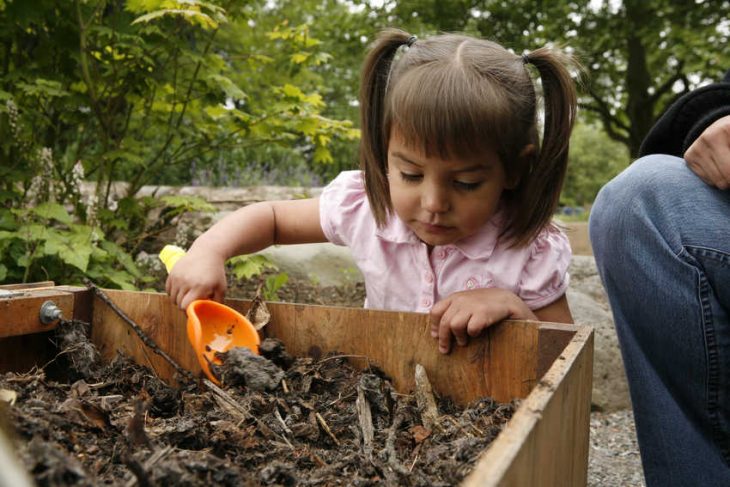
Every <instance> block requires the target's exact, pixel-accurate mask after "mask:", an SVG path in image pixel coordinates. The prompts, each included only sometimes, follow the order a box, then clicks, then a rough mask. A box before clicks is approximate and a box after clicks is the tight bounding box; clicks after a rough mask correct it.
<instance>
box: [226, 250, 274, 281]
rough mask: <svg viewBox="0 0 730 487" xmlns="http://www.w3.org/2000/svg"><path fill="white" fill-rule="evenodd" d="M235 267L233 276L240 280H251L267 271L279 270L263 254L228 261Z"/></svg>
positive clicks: (239, 256)
mask: <svg viewBox="0 0 730 487" xmlns="http://www.w3.org/2000/svg"><path fill="white" fill-rule="evenodd" d="M228 263H229V264H231V265H232V266H233V274H234V275H235V276H236V277H237V278H238V279H250V278H252V277H253V276H258V275H260V274H261V273H262V272H264V271H265V270H266V269H277V266H276V264H274V263H273V262H272V261H271V259H269V258H268V257H266V256H265V255H261V254H250V255H238V256H236V257H233V258H231V259H229V260H228Z"/></svg>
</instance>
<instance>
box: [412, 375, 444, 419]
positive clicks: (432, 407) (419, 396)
mask: <svg viewBox="0 0 730 487" xmlns="http://www.w3.org/2000/svg"><path fill="white" fill-rule="evenodd" d="M416 403H417V404H418V410H419V411H420V412H421V423H423V426H424V427H426V428H428V429H430V430H433V428H434V427H435V426H436V425H437V424H438V417H439V412H438V406H437V405H436V398H435V397H434V395H433V388H432V387H431V381H429V380H428V375H426V369H425V368H424V367H423V365H421V364H416Z"/></svg>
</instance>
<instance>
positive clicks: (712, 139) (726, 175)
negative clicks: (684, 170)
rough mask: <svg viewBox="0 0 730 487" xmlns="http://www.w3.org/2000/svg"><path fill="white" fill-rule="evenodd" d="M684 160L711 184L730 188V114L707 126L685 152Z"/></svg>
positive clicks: (720, 187) (701, 177)
mask: <svg viewBox="0 0 730 487" xmlns="http://www.w3.org/2000/svg"><path fill="white" fill-rule="evenodd" d="M684 160H685V161H687V165H688V166H689V168H690V169H691V170H692V171H693V172H694V173H695V174H697V176H699V177H700V179H702V180H703V181H704V182H706V183H707V184H709V185H710V186H714V187H716V188H719V189H728V188H730V115H728V116H727V117H722V118H719V119H717V120H715V122H714V123H713V124H712V125H710V126H709V127H707V128H706V129H705V131H704V132H702V134H701V135H700V136H699V137H698V138H697V140H695V141H694V142H693V143H692V145H691V146H689V149H687V152H685V153H684Z"/></svg>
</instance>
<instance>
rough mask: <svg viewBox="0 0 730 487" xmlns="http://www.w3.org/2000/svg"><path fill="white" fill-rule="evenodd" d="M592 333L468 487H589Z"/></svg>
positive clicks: (518, 417) (526, 407) (578, 340)
mask: <svg viewBox="0 0 730 487" xmlns="http://www.w3.org/2000/svg"><path fill="white" fill-rule="evenodd" d="M592 374H593V329H592V328H591V327H580V330H579V331H578V332H576V334H575V335H574V337H573V339H572V340H571V341H570V343H569V344H568V346H567V347H566V348H565V350H564V351H563V353H562V354H560V356H559V357H558V359H557V360H556V361H555V363H554V364H553V366H552V367H550V369H549V370H548V372H547V373H546V374H545V376H544V377H543V378H542V379H541V380H540V381H539V383H538V385H537V386H536V387H535V389H534V390H533V391H532V392H531V393H530V395H529V396H528V397H527V399H525V400H524V401H523V402H522V404H521V405H520V407H519V408H518V410H517V411H516V412H515V415H514V416H513V417H512V419H511V420H510V421H509V423H507V426H506V427H505V429H504V430H503V431H502V432H501V433H500V435H499V436H498V437H497V439H496V440H495V441H494V442H493V443H492V444H491V445H490V447H489V448H488V449H487V451H486V452H485V453H484V454H482V456H481V458H480V459H479V462H478V463H477V465H476V467H475V468H474V470H473V471H472V473H471V474H470V475H469V476H468V477H467V478H466V479H465V481H464V483H463V485H464V486H469V487H476V486H480V487H489V486H508V487H511V486H514V487H518V486H519V487H521V486H525V485H530V486H541V487H542V486H544V487H563V486H568V487H569V486H585V485H586V483H587V476H588V435H589V421H590V401H591V388H592Z"/></svg>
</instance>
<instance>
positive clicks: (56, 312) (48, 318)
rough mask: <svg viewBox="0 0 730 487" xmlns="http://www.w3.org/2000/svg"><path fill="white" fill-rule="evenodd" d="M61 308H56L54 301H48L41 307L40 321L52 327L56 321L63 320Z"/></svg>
mask: <svg viewBox="0 0 730 487" xmlns="http://www.w3.org/2000/svg"><path fill="white" fill-rule="evenodd" d="M61 315H62V312H61V308H59V307H58V306H56V303H54V302H53V301H46V302H45V303H43V304H42V305H41V312H40V320H41V323H43V324H44V325H50V324H51V323H53V322H54V321H56V320H60V319H61Z"/></svg>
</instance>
